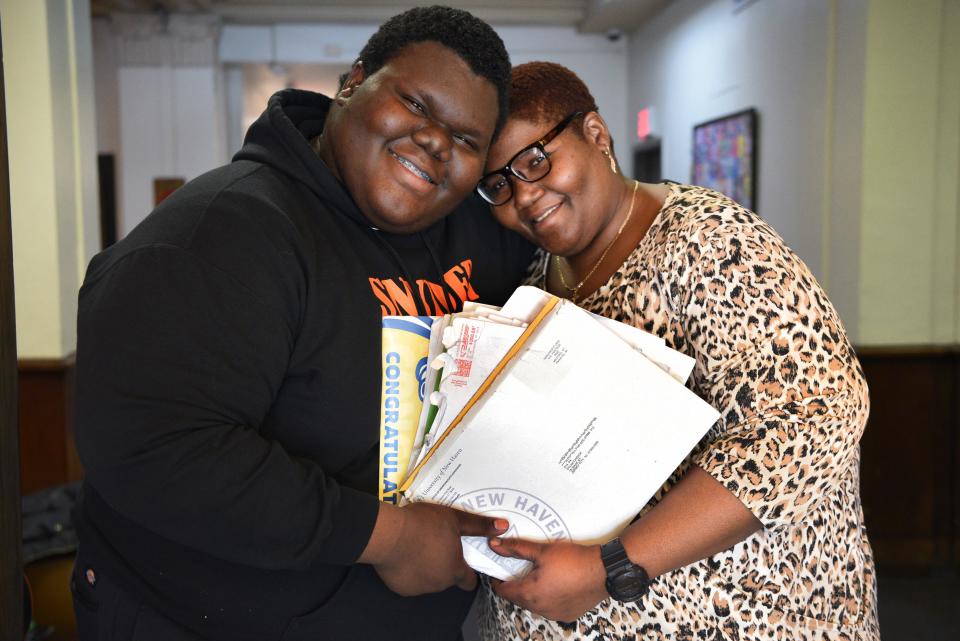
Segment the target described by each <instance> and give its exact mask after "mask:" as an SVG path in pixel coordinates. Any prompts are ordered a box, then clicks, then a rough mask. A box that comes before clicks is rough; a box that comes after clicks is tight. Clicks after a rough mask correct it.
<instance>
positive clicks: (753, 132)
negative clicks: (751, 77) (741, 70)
mask: <svg viewBox="0 0 960 641" xmlns="http://www.w3.org/2000/svg"><path fill="white" fill-rule="evenodd" d="M690 182H691V183H693V184H694V185H700V186H702V187H709V188H711V189H716V190H717V191H719V192H720V193H722V194H724V195H726V196H729V197H730V198H732V199H733V200H735V201H737V202H738V203H740V204H741V205H743V206H744V207H746V208H747V209H754V207H755V206H756V202H757V111H756V110H755V109H745V110H743V111H738V112H737V113H733V114H730V115H728V116H723V117H721V118H716V119H714V120H709V121H707V122H704V123H700V124H699V125H695V126H694V127H693V170H692V171H691V179H690Z"/></svg>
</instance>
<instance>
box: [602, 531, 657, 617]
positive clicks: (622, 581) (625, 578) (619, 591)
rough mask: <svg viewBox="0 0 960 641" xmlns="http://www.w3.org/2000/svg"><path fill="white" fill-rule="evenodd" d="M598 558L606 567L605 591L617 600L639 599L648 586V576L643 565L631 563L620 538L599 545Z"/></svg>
mask: <svg viewBox="0 0 960 641" xmlns="http://www.w3.org/2000/svg"><path fill="white" fill-rule="evenodd" d="M600 558H601V559H603V567H605V568H606V569H607V582H606V586H607V592H609V593H610V596H612V597H613V598H614V599H616V600H617V601H639V600H640V598H641V597H642V596H643V595H644V594H646V593H647V590H648V589H649V588H650V577H649V576H647V571H646V570H644V569H643V567H641V566H639V565H637V564H636V563H632V562H631V561H630V559H629V558H628V557H627V552H626V550H624V549H623V544H622V543H621V542H620V538H619V537H618V538H615V539H614V540H612V541H610V542H608V543H604V544H603V545H601V546H600Z"/></svg>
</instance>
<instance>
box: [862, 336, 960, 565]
mask: <svg viewBox="0 0 960 641" xmlns="http://www.w3.org/2000/svg"><path fill="white" fill-rule="evenodd" d="M857 354H858V356H859V358H860V362H861V363H862V365H863V369H864V372H865V374H866V377H867V383H868V384H869V386H870V403H871V410H870V419H869V421H868V423H867V429H866V432H865V433H864V436H863V440H862V441H861V454H862V466H861V472H862V474H861V491H862V498H863V509H864V515H865V520H866V525H867V532H868V534H869V536H870V539H871V542H872V543H873V547H874V553H875V555H876V559H877V565H878V567H879V568H881V569H894V570H898V571H899V570H915V571H924V570H931V569H936V568H942V567H953V568H957V569H960V346H955V345H954V346H942V345H937V346H929V347H916V346H910V347H904V348H896V347H883V348H858V349H857Z"/></svg>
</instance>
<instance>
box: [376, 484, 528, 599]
mask: <svg viewBox="0 0 960 641" xmlns="http://www.w3.org/2000/svg"><path fill="white" fill-rule="evenodd" d="M508 527H509V524H508V523H507V522H506V521H505V520H504V519H492V518H489V517H485V516H480V515H479V514H469V513H467V512H462V511H460V510H455V509H453V508H449V507H444V506H441V505H432V504H429V503H412V504H410V505H407V506H405V507H402V508H397V507H394V506H392V505H388V504H385V503H381V504H380V512H379V514H378V517H377V523H376V525H375V526H374V530H373V534H372V535H371V537H370V542H369V543H368V544H367V547H366V549H365V550H364V552H363V554H361V555H360V558H359V559H358V562H360V563H369V564H371V565H373V567H374V569H375V570H376V572H377V574H378V575H379V576H380V579H381V580H382V581H383V582H384V583H385V584H386V586H387V587H388V588H390V589H391V590H393V591H394V592H396V593H397V594H399V595H401V596H416V595H419V594H426V593H429V592H439V591H441V590H445V589H447V588H449V587H451V586H454V585H455V586H457V587H459V588H461V589H463V590H472V589H474V588H475V587H476V586H477V575H476V573H475V572H474V571H473V569H472V568H471V567H470V566H468V565H467V563H466V561H464V560H463V547H462V546H461V543H460V537H461V536H495V535H497V534H500V533H503V532H504V531H506V529H507V528H508Z"/></svg>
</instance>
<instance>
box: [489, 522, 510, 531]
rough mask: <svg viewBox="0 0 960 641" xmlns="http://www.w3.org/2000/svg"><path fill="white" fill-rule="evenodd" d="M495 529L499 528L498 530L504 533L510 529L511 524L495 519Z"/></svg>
mask: <svg viewBox="0 0 960 641" xmlns="http://www.w3.org/2000/svg"><path fill="white" fill-rule="evenodd" d="M493 527H495V528H497V529H498V530H500V531H501V532H503V531H506V529H507V528H508V527H510V523H509V522H507V520H506V519H494V520H493Z"/></svg>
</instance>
